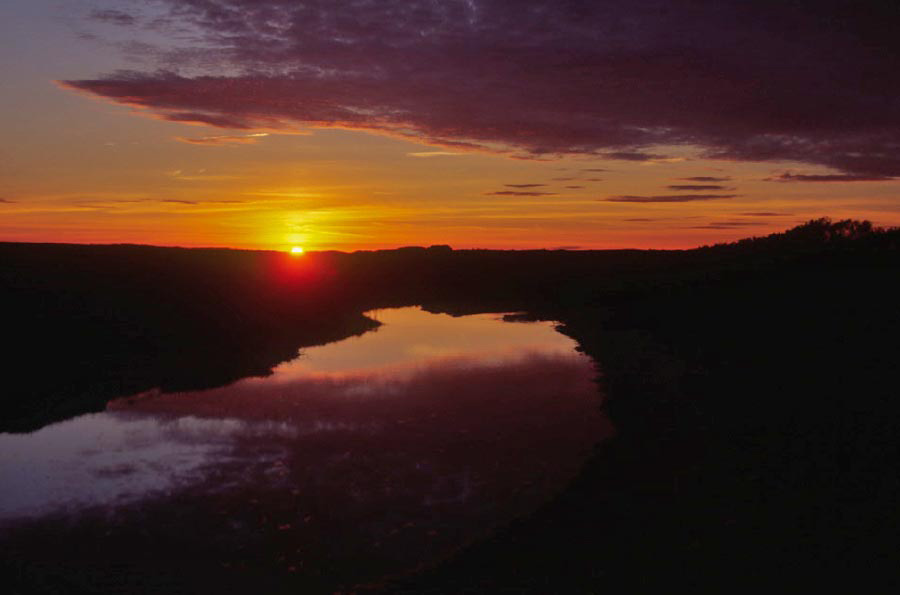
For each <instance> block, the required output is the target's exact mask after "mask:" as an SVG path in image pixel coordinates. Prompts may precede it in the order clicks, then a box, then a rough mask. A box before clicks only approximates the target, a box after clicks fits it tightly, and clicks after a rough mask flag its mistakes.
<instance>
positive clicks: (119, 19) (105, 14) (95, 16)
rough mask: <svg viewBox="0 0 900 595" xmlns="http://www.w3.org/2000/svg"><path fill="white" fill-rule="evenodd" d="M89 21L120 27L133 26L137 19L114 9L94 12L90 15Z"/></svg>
mask: <svg viewBox="0 0 900 595" xmlns="http://www.w3.org/2000/svg"><path fill="white" fill-rule="evenodd" d="M90 19H91V20H94V21H99V22H101V23H109V24H111V25H120V26H127V25H133V24H135V22H137V19H136V18H135V17H134V15H131V14H129V13H127V12H125V11H122V10H115V9H107V10H94V11H93V12H91V14H90Z"/></svg>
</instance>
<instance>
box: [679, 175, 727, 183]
mask: <svg viewBox="0 0 900 595" xmlns="http://www.w3.org/2000/svg"><path fill="white" fill-rule="evenodd" d="M679 179H681V180H684V181H685V182H728V181H730V180H731V178H730V177H728V176H725V177H721V178H720V177H715V176H693V177H690V178H679Z"/></svg>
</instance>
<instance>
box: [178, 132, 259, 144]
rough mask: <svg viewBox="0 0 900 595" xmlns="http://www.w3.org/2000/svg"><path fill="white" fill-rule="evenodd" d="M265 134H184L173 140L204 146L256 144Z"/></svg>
mask: <svg viewBox="0 0 900 595" xmlns="http://www.w3.org/2000/svg"><path fill="white" fill-rule="evenodd" d="M265 136H269V133H267V132H256V133H253V134H238V135H234V134H223V135H218V136H200V137H184V136H176V137H175V140H177V141H179V142H182V143H188V144H191V145H206V146H214V147H221V146H228V145H252V144H256V143H257V142H258V141H259V139H260V138H263V137H265Z"/></svg>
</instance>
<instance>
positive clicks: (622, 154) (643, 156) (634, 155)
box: [601, 151, 666, 161]
mask: <svg viewBox="0 0 900 595" xmlns="http://www.w3.org/2000/svg"><path fill="white" fill-rule="evenodd" d="M601 156H603V157H605V158H606V159H618V160H620V161H652V160H654V159H665V157H666V156H665V155H653V154H651V153H642V152H640V151H609V152H606V153H601Z"/></svg>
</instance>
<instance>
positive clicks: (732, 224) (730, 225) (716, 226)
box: [687, 221, 766, 229]
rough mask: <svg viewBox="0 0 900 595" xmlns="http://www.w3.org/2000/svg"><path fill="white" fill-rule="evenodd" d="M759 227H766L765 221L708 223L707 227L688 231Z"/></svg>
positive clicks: (701, 226)
mask: <svg viewBox="0 0 900 595" xmlns="http://www.w3.org/2000/svg"><path fill="white" fill-rule="evenodd" d="M758 225H766V223H765V222H764V221H719V222H716V223H708V224H707V225H695V226H693V227H688V228H687V229H734V228H737V227H755V226H758Z"/></svg>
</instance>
